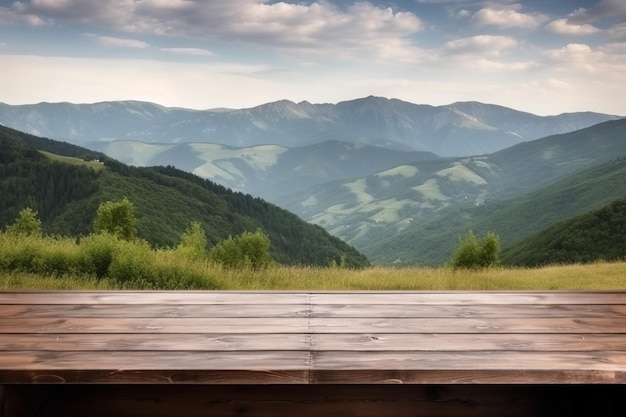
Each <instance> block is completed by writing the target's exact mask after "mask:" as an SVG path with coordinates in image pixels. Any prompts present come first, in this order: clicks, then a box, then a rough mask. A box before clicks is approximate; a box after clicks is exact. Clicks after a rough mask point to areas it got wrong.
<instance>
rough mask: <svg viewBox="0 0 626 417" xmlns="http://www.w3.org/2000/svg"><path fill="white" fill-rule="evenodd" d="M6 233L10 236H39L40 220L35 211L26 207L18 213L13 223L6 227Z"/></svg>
mask: <svg viewBox="0 0 626 417" xmlns="http://www.w3.org/2000/svg"><path fill="white" fill-rule="evenodd" d="M6 232H7V233H8V234H12V235H24V236H41V220H39V218H38V217H37V212H36V211H34V210H33V209H31V208H30V207H26V208H25V209H23V210H22V211H20V213H19V215H18V216H17V219H15V223H13V224H12V225H11V226H9V227H7V231H6Z"/></svg>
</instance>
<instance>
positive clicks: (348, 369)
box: [310, 351, 626, 384]
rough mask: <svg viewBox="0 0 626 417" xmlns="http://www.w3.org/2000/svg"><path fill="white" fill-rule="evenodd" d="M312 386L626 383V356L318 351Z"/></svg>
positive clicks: (536, 353)
mask: <svg viewBox="0 0 626 417" xmlns="http://www.w3.org/2000/svg"><path fill="white" fill-rule="evenodd" d="M310 369H311V373H310V377H311V383H338V381H342V382H341V383H346V384H357V383H365V384H371V383H430V384H433V383H435V384H436V383H506V384H515V383H544V384H556V383H568V384H572V383H626V352H623V351H617V352H615V351H604V352H588V353H585V352H522V351H507V352H499V351H485V352H360V353H359V354H358V355H355V354H354V353H353V352H337V351H335V352H313V356H312V362H311V368H310Z"/></svg>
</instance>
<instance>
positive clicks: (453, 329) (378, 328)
mask: <svg viewBox="0 0 626 417" xmlns="http://www.w3.org/2000/svg"><path fill="white" fill-rule="evenodd" d="M310 326H311V332H312V333H346V334H351V333H416V334H417V333H557V334H559V333H582V334H586V333H592V334H593V333H613V334H621V333H624V332H625V331H626V319H623V318H613V317H609V318H585V319H577V318H564V317H556V318H543V317H537V318H532V319H529V318H505V319H497V318H494V319H474V318H460V319H457V318H454V319H451V318H445V319H440V318H356V317H355V318H311V320H310Z"/></svg>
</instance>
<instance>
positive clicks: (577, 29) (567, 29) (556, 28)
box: [546, 19, 600, 35]
mask: <svg viewBox="0 0 626 417" xmlns="http://www.w3.org/2000/svg"><path fill="white" fill-rule="evenodd" d="M546 29H548V30H549V31H550V32H552V33H556V34H559V35H591V34H594V33H597V32H599V31H600V29H598V28H597V27H595V26H593V25H590V24H587V23H585V24H581V25H577V24H573V23H568V21H567V19H556V20H553V21H552V22H550V23H548V24H547V25H546Z"/></svg>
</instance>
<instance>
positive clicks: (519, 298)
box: [0, 291, 626, 305]
mask: <svg viewBox="0 0 626 417" xmlns="http://www.w3.org/2000/svg"><path fill="white" fill-rule="evenodd" d="M266 303H268V304H274V303H279V304H308V303H311V304H387V305H389V304H426V305H441V304H443V305H472V304H496V305H507V304H564V305H567V304H590V305H593V304H617V305H620V304H622V305H623V304H626V292H621V291H604V292H601V291H596V292H582V291H581V292H565V291H563V292H558V291H556V292H540V291H537V292H516V291H508V292H506V291H504V292H503V291H493V292H470V291H467V292H464V291H445V292H434V291H431V292H429V291H423V292H406V291H384V292H358V293H354V292H328V293H322V292H315V293H302V292H284V291H268V292H258V291H254V292H252V291H145V292H143V291H32V292H2V293H0V304H169V305H180V304H266Z"/></svg>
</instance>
